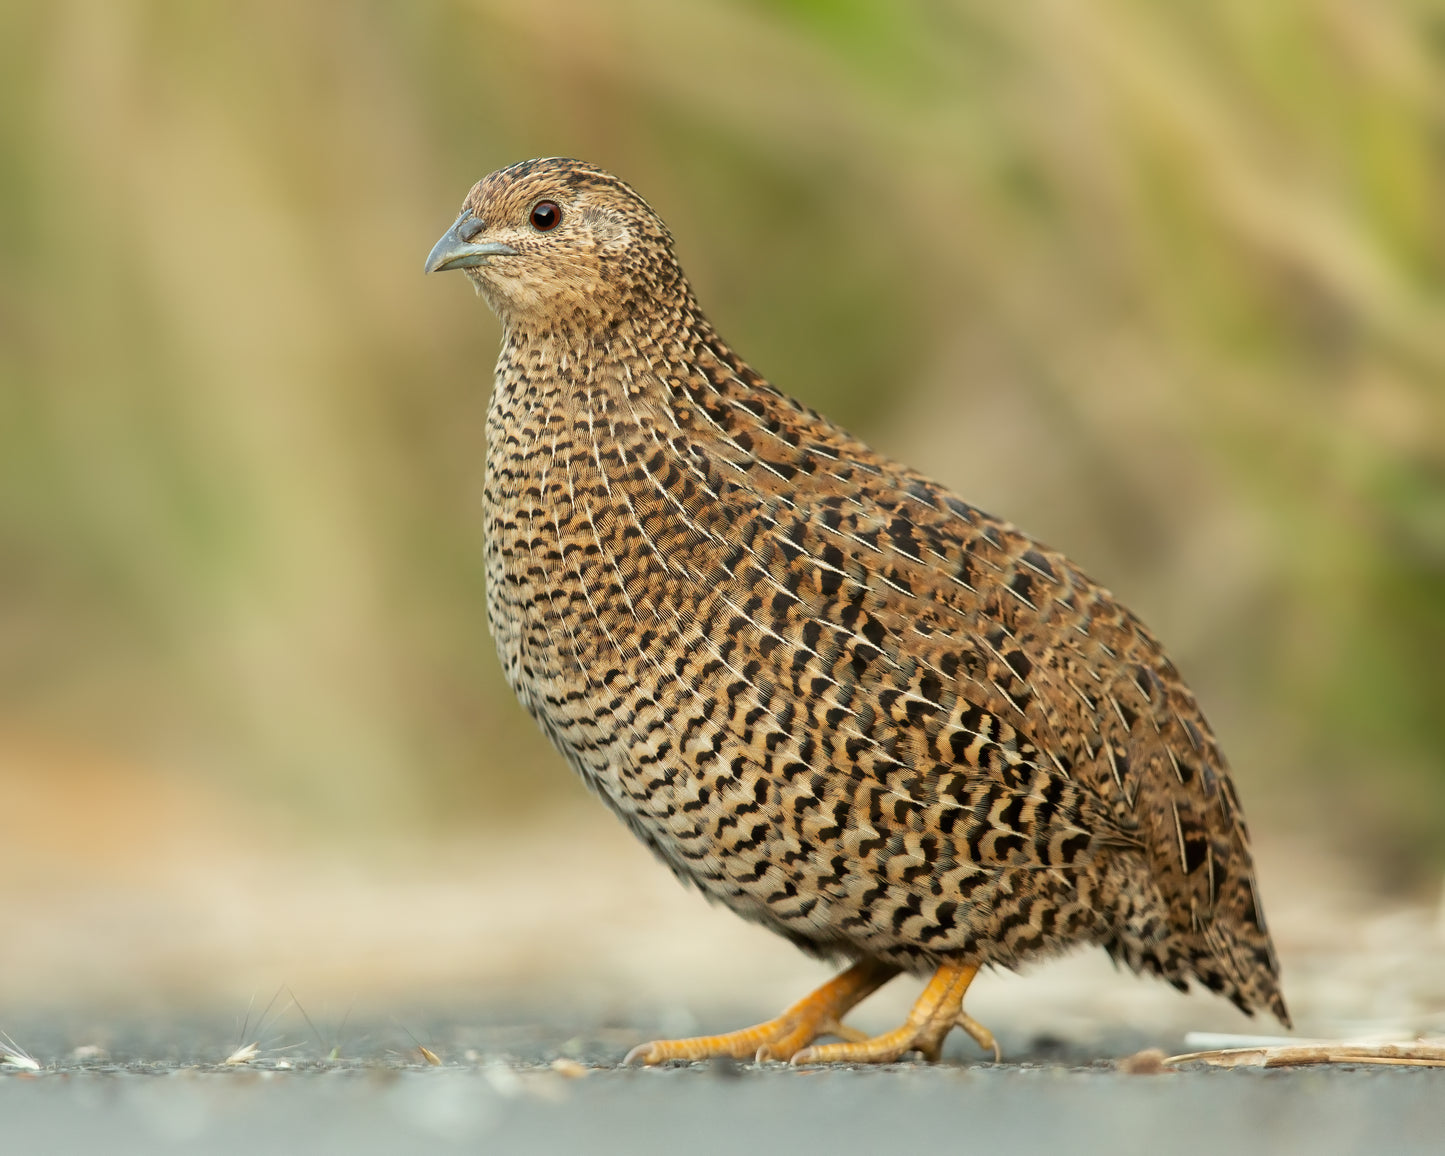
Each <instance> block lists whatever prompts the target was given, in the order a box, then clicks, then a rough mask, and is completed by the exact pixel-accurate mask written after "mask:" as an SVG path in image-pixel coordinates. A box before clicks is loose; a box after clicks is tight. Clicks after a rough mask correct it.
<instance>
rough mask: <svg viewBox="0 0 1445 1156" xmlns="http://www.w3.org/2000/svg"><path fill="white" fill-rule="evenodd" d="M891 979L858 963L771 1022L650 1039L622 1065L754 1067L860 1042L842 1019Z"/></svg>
mask: <svg viewBox="0 0 1445 1156" xmlns="http://www.w3.org/2000/svg"><path fill="white" fill-rule="evenodd" d="M897 974H898V968H896V967H894V966H893V965H892V964H887V963H880V962H879V961H877V960H873V959H865V960H861V961H860V962H858V963H855V964H854V965H853V966H852V967H850V968H849V969H848V970H847V971H845V972H844V973H843V974H842V975H839V976H836V977H835V978H833V979H830V980H829V981H828V982H827V983H825V984H824V985H823V986H822V987H820V988H819V989H818V990H817V991H815V992H812V993H810V994H809V995H806V996H804V997H803V998H802V999H800V1000H799V1001H798V1002H797V1003H795V1004H794V1005H793V1006H792V1007H790V1008H789V1009H788V1010H787V1011H785V1012H783V1014H782V1015H780V1016H778V1017H777V1019H771V1020H768V1021H767V1022H766V1023H761V1024H756V1025H754V1026H753V1027H750V1028H743V1029H742V1030H741V1031H736V1032H728V1033H727V1034H726V1035H722V1036H694V1037H692V1038H691V1039H686V1040H653V1041H652V1042H651V1043H650V1044H639V1045H638V1046H637V1047H635V1048H633V1049H632V1050H631V1051H630V1052H628V1053H627V1058H626V1059H625V1060H623V1063H625V1064H638V1063H640V1064H660V1063H663V1062H664V1061H666V1060H705V1059H707V1058H708V1057H709V1056H731V1057H732V1058H733V1059H735V1060H746V1059H752V1058H756V1059H757V1060H759V1061H760V1062H761V1061H763V1060H789V1059H792V1058H793V1056H794V1055H795V1054H796V1053H797V1052H798V1050H799V1049H800V1048H803V1047H805V1045H807V1044H810V1043H812V1041H813V1040H815V1039H817V1038H818V1037H819V1036H840V1037H841V1038H843V1039H845V1040H853V1041H855V1042H856V1041H860V1040H863V1039H865V1038H866V1037H865V1036H864V1035H863V1034H862V1033H861V1032H858V1031H855V1030H854V1029H853V1028H850V1027H847V1026H846V1025H844V1024H843V1022H842V1019H843V1016H844V1015H845V1014H847V1012H848V1010H849V1009H850V1008H852V1007H853V1006H854V1005H855V1004H857V1003H859V1002H860V1001H861V1000H864V999H867V998H868V996H870V995H872V994H873V993H874V992H875V991H877V990H878V989H879V988H880V987H882V986H883V985H884V984H885V983H887V982H888V981H889V980H890V979H892V978H893V977H894V976H895V975H897ZM965 986H966V985H965ZM810 1050H812V1049H810Z"/></svg>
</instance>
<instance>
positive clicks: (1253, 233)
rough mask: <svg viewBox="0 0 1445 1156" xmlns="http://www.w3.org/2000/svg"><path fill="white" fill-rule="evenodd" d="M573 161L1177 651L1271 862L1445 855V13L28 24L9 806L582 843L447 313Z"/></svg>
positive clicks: (861, 0) (62, 18) (2, 372)
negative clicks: (13, 802) (636, 203)
mask: <svg viewBox="0 0 1445 1156" xmlns="http://www.w3.org/2000/svg"><path fill="white" fill-rule="evenodd" d="M554 154H565V155H574V156H579V157H583V158H585V159H588V160H591V161H594V162H597V163H599V164H602V165H604V166H606V167H608V168H611V169H613V170H615V171H617V172H618V173H620V174H622V175H623V176H624V177H625V178H626V179H628V180H629V181H631V182H632V183H633V184H634V185H635V186H636V187H637V188H638V189H640V190H641V191H642V192H643V194H644V195H645V196H647V197H648V198H649V200H650V201H651V202H652V203H653V205H654V206H655V207H656V208H657V209H658V211H659V212H660V213H661V214H662V215H663V216H664V218H665V219H666V220H667V221H668V222H669V223H670V225H671V227H672V229H673V232H674V234H675V236H676V237H677V242H678V249H679V253H680V255H681V257H682V259H683V262H684V264H685V265H686V267H687V269H688V271H689V273H690V275H691V276H692V279H693V281H694V283H695V286H696V288H697V291H698V293H699V296H700V298H701V300H702V302H703V304H704V307H705V308H706V309H707V310H708V311H709V313H710V315H711V317H712V319H713V320H714V322H715V323H716V324H717V325H718V327H719V329H720V330H721V331H722V332H723V333H724V334H725V335H726V336H727V337H728V338H729V340H730V341H732V342H733V343H734V345H735V346H736V347H737V348H738V349H739V350H740V351H741V352H742V353H743V354H744V356H746V357H747V358H748V359H749V360H750V361H752V362H753V364H754V365H755V366H756V367H757V368H758V369H759V370H760V371H762V372H763V373H765V374H766V375H768V376H769V377H770V378H771V379H772V380H774V381H775V382H776V383H778V384H779V385H780V386H781V387H783V388H784V389H786V390H787V391H789V392H791V393H793V394H796V395H798V396H800V397H802V398H803V399H805V400H806V401H808V402H809V403H811V404H813V405H815V406H817V407H819V408H821V409H823V410H825V411H826V412H828V413H829V414H831V415H832V416H834V417H836V418H837V419H839V420H841V421H842V422H844V423H845V424H846V425H848V426H850V427H852V428H853V429H855V430H856V431H857V432H859V433H861V434H863V435H864V436H865V437H867V438H868V439H870V440H871V441H873V442H874V444H876V445H878V446H879V447H880V448H883V449H885V450H886V451H888V452H890V453H892V454H893V455H895V456H898V457H901V458H904V459H906V460H908V461H910V462H911V463H913V464H916V465H918V466H920V467H921V468H923V469H925V470H926V471H928V472H929V473H931V474H933V475H934V476H936V477H938V478H939V479H941V480H943V481H945V482H946V483H948V484H949V485H951V486H952V487H953V488H955V489H956V490H958V491H959V492H960V493H961V494H963V495H965V496H966V497H967V498H968V499H969V500H971V501H973V502H975V503H977V504H979V505H982V506H983V507H984V508H986V509H989V510H991V511H994V512H996V513H999V514H1002V515H1004V516H1006V517H1008V518H1010V519H1011V520H1013V521H1015V522H1017V523H1018V524H1020V525H1022V526H1024V527H1025V528H1026V529H1028V530H1030V531H1031V532H1033V533H1034V534H1036V535H1037V536H1039V537H1041V538H1043V539H1044V540H1045V541H1047V542H1049V543H1050V544H1052V545H1054V546H1056V547H1058V548H1060V549H1063V550H1065V551H1066V552H1068V553H1069V554H1070V555H1072V556H1073V557H1074V558H1075V559H1077V560H1078V561H1079V562H1080V563H1081V564H1083V565H1084V567H1085V568H1086V569H1087V570H1089V571H1090V572H1091V573H1092V574H1093V575H1094V576H1095V577H1097V578H1098V579H1100V580H1101V581H1102V582H1104V583H1105V584H1106V585H1108V586H1110V587H1111V588H1112V589H1113V590H1115V592H1116V593H1118V594H1119V595H1120V596H1121V597H1122V598H1123V599H1124V600H1125V601H1126V602H1128V603H1129V604H1130V605H1132V606H1133V607H1134V608H1135V609H1136V610H1138V611H1139V612H1140V613H1141V614H1142V615H1143V617H1144V618H1145V619H1146V621H1148V622H1150V623H1151V625H1152V626H1153V627H1154V628H1155V630H1156V632H1157V633H1158V634H1159V635H1160V636H1161V637H1162V638H1163V640H1164V641H1165V643H1166V645H1168V646H1169V648H1170V650H1171V651H1172V653H1173V654H1174V656H1175V658H1176V660H1177V661H1178V663H1179V665H1180V666H1181V667H1182V668H1183V670H1184V671H1185V673H1186V675H1187V676H1188V677H1189V678H1190V680H1191V682H1193V684H1194V685H1195V687H1196V690H1197V691H1198V692H1199V694H1200V697H1201V699H1202V700H1203V702H1204V704H1205V707H1206V710H1207V712H1208V713H1209V714H1210V716H1211V718H1212V720H1213V721H1214V723H1215V726H1216V728H1217V729H1218V730H1219V731H1220V733H1221V737H1222V738H1223V740H1224V743H1225V746H1226V749H1227V750H1228V751H1229V752H1230V754H1231V757H1232V760H1233V762H1234V764H1235V767H1236V772H1237V777H1238V781H1239V783H1240V786H1241V791H1242V793H1243V794H1244V797H1245V799H1246V803H1247V804H1248V806H1249V809H1250V813H1251V816H1252V817H1253V818H1254V820H1255V826H1256V828H1257V830H1259V829H1267V830H1270V831H1279V832H1288V833H1291V834H1293V835H1298V836H1301V837H1306V838H1310V839H1318V840H1319V841H1321V842H1332V843H1333V844H1335V845H1337V846H1338V847H1339V848H1341V849H1342V850H1344V851H1346V852H1348V853H1351V854H1357V855H1358V856H1359V857H1360V860H1361V862H1362V864H1364V865H1365V866H1366V868H1367V869H1368V870H1369V871H1371V872H1374V873H1375V874H1377V875H1378V877H1379V878H1380V880H1381V881H1383V882H1390V883H1396V884H1401V885H1404V884H1408V883H1409V881H1410V880H1412V879H1414V880H1419V879H1421V878H1422V877H1423V873H1424V872H1425V871H1426V870H1427V869H1433V867H1435V866H1438V864H1439V863H1440V862H1441V861H1442V860H1445V850H1442V847H1445V760H1442V752H1445V663H1442V654H1445V0H1396V2H1394V3H1380V2H1379V0H1274V2H1273V3H1268V4H1261V3H1258V2H1257V0H1214V2H1213V3H1210V4H1207V5H1202V4H1195V5H1185V4H1179V5H1164V4H1158V3H1151V2H1147V0H1100V2H1098V3H1093V4H1088V5H1082V4H1074V3H1069V2H1067V0H1057V2H1032V0H1030V2H1024V3H1014V4H999V3H996V2H994V0H936V2H930V3H922V2H898V0H888V2H884V0H875V2H868V0H846V2H844V0H839V2H827V0H767V2H765V0H689V2H688V3H673V2H669V0H627V2H621V3H609V4H602V3H597V2H596V0H547V2H545V3H535V2H502V0H497V2H491V3H488V2H475V3H443V2H440V0H420V2H407V3H402V2H400V0H398V2H394V3H383V2H379V0H377V2H369V3H325V2H309V3H306V4H295V3H289V2H280V0H277V2H257V3H245V4H241V3H232V4H221V3H195V2H191V0H176V2H172V3H162V2H141V0H92V2H64V0H56V2H51V3H39V2H37V3H25V2H23V0H22V2H16V0H5V2H3V3H0V800H3V798H4V797H5V796H6V794H7V786H6V783H7V777H9V779H10V782H11V784H12V787H13V785H14V783H15V782H16V781H17V779H18V777H19V776H27V777H31V778H34V777H36V776H42V777H43V776H47V775H55V776H59V777H58V778H57V779H56V781H57V782H63V781H64V767H65V765H66V764H67V763H68V762H77V761H79V762H85V763H86V764H87V765H99V766H101V767H103V768H105V770H104V772H103V773H104V774H106V775H110V776H112V777H114V778H115V779H116V780H117V781H118V782H120V783H124V782H126V781H127V780H128V779H130V778H132V777H136V776H141V775H143V774H150V773H152V772H157V773H164V774H166V775H168V776H172V777H175V778H179V779H181V780H195V781H200V782H204V783H206V784H207V789H213V788H214V789H215V790H219V791H221V792H223V793H230V794H234V795H235V796H236V797H237V798H240V799H245V800H248V801H249V802H251V803H259V804H261V805H264V806H266V807H270V808H273V809H275V810H276V811H277V812H279V813H281V814H284V815H286V816H288V817H289V819H290V820H291V821H295V822H298V823H301V824H302V825H304V826H307V827H309V828H310V829H312V830H314V831H315V832H318V833H319V834H320V836H322V837H325V838H332V837H336V838H340V839H342V840H347V839H351V838H353V837H357V836H362V837H366V838H371V837H374V836H376V835H377V834H379V833H386V832H396V831H403V832H411V833H413V834H415V833H422V834H423V835H425V833H427V832H434V831H438V830H442V829H446V828H449V827H450V828H456V827H466V826H478V827H482V828H485V827H486V826H487V825H488V824H496V823H498V822H513V821H525V820H532V819H539V818H545V817H546V815H547V814H548V813H549V811H548V810H547V808H549V807H553V806H556V805H559V802H565V801H566V800H569V799H571V798H572V797H574V796H575V795H577V794H578V793H579V792H580V790H581V788H580V787H578V786H576V785H575V784H574V783H573V782H572V780H571V777H570V775H569V774H568V772H567V771H566V770H565V768H564V767H563V765H562V763H561V760H560V759H559V758H558V757H557V756H555V755H554V754H553V753H552V752H551V751H550V749H549V748H547V747H546V745H545V743H544V742H543V740H542V739H541V738H540V737H539V736H538V735H537V734H536V733H535V732H534V728H533V727H532V724H531V723H530V721H529V720H528V719H527V718H526V717H525V716H524V715H523V713H522V711H521V709H520V708H519V707H518V706H517V705H516V704H515V703H514V702H513V701H512V700H511V698H510V695H509V694H508V693H507V691H506V689H505V687H504V686H503V684H502V682H501V679H500V675H499V672H498V670H497V665H496V661H495V658H494V655H493V651H492V646H491V642H490V640H489V638H488V636H487V631H486V623H485V612H484V589H483V587H484V584H483V566H482V547H481V530H480V516H479V502H480V490H481V480H482V463H483V453H484V441H483V434H482V426H483V414H484V412H485V406H486V400H487V394H488V391H489V388H490V380H491V367H492V363H493V359H494V357H495V351H496V345H497V339H498V329H497V326H496V323H495V322H494V320H493V319H492V318H491V316H490V314H488V313H487V311H486V309H485V307H484V306H483V304H482V303H481V302H480V301H478V300H477V299H476V298H474V297H473V295H472V294H471V293H469V292H467V286H466V284H465V282H463V281H462V279H460V278H443V277H434V278H424V277H423V276H422V273H421V265H422V259H423V257H424V256H425V255H426V253H427V250H428V249H429V247H430V246H431V244H432V242H433V241H434V240H435V239H436V237H437V236H438V235H439V234H440V233H441V232H442V230H443V229H444V228H445V227H446V226H447V225H448V224H449V223H450V222H451V220H452V219H453V216H454V214H455V211H456V207H457V205H458V204H459V203H460V201H461V198H462V196H463V195H464V194H465V192H466V191H467V189H468V187H469V186H470V185H471V184H472V183H473V182H474V181H475V180H477V179H478V178H480V177H481V176H483V175H484V174H485V173H487V172H488V171H490V170H492V169H495V168H498V167H501V166H502V165H505V164H508V163H510V162H512V161H515V160H518V159H522V158H524V157H529V156H538V155H554ZM22 751H23V752H24V756H23V757H21V756H20V755H19V754H17V753H16V752H22ZM77 805H78V806H79V807H83V806H84V805H85V801H84V799H77ZM0 809H3V803H0ZM593 813H594V814H595V816H596V821H597V822H598V823H607V822H610V819H608V817H607V816H606V815H605V813H604V812H603V810H602V809H601V808H600V807H596V808H595V809H594V812H593Z"/></svg>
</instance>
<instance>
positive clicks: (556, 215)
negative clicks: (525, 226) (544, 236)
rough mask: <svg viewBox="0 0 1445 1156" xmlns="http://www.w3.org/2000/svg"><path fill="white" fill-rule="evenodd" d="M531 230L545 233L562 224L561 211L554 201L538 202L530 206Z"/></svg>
mask: <svg viewBox="0 0 1445 1156" xmlns="http://www.w3.org/2000/svg"><path fill="white" fill-rule="evenodd" d="M531 220H532V228H534V229H536V230H537V232H539V233H546V232H548V231H550V230H552V229H555V228H556V227H557V226H558V225H560V224H561V223H562V210H561V209H559V208H558V207H557V203H556V202H555V201H538V202H537V203H536V204H535V205H533V206H532V218H531Z"/></svg>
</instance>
